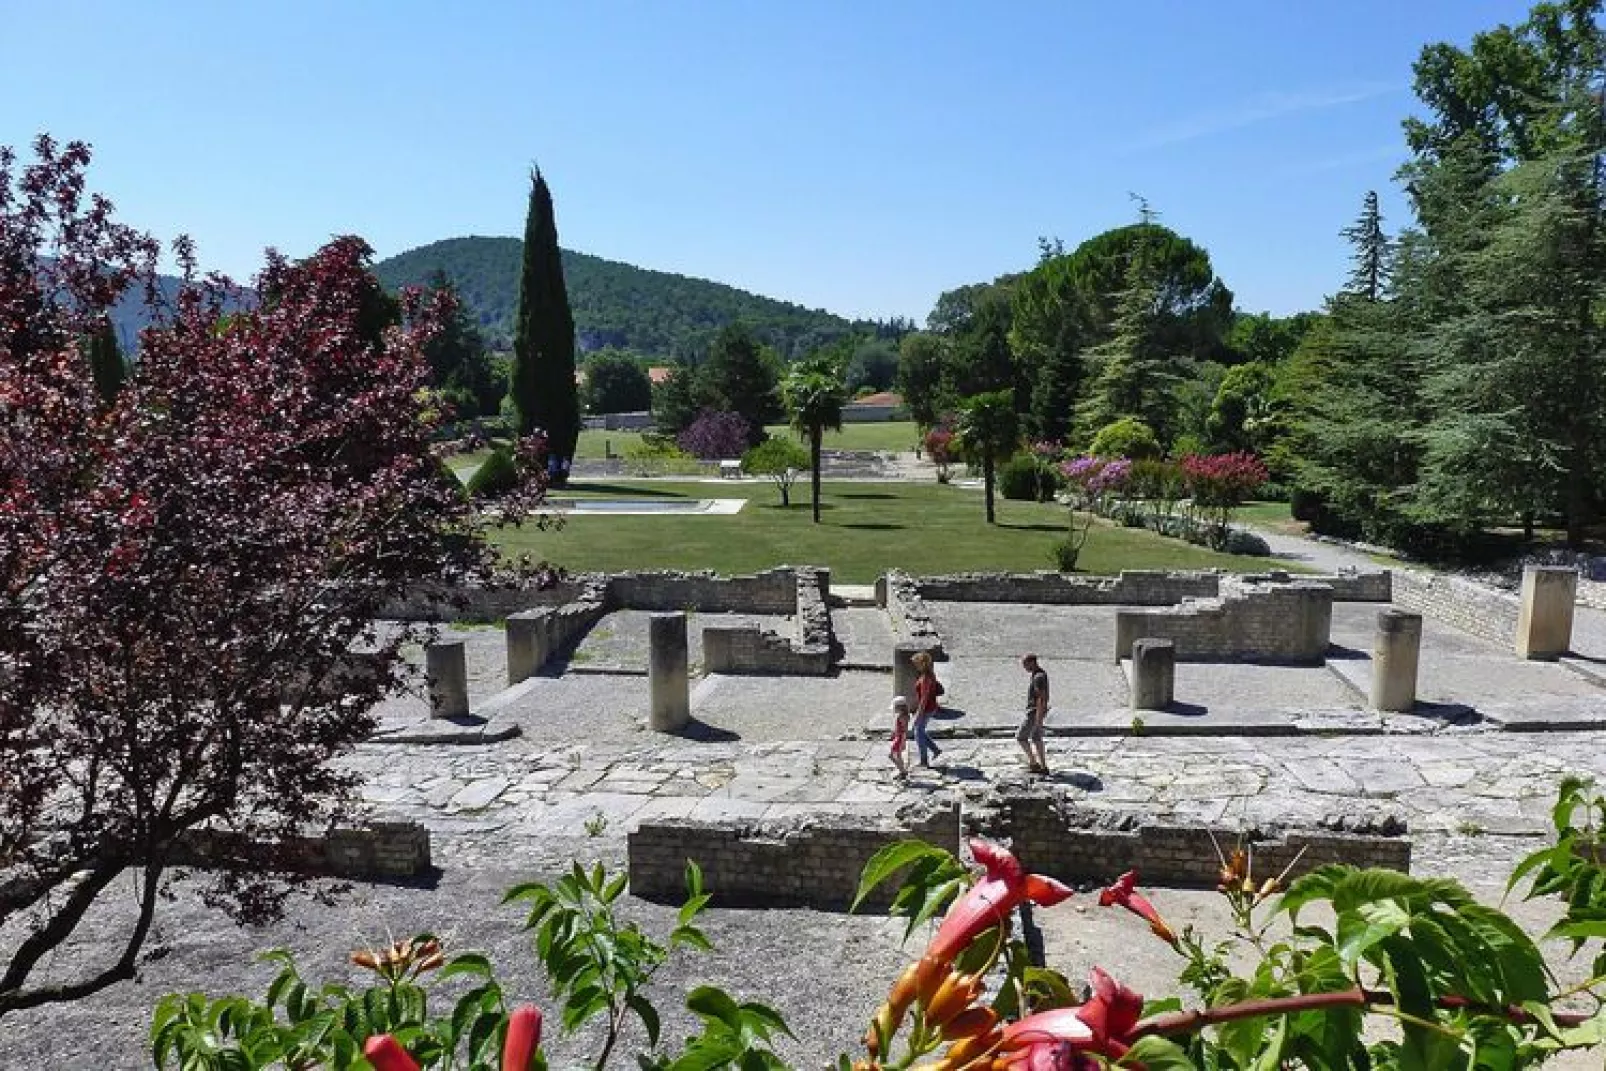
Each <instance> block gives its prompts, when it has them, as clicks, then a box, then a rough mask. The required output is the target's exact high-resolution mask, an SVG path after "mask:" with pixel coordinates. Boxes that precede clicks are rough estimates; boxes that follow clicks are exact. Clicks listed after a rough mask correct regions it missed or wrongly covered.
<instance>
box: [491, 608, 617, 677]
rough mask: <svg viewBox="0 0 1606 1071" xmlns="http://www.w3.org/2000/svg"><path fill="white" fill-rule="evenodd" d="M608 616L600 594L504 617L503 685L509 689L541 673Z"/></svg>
mask: <svg viewBox="0 0 1606 1071" xmlns="http://www.w3.org/2000/svg"><path fill="white" fill-rule="evenodd" d="M607 614H608V604H607V603H606V602H605V601H604V600H603V598H602V596H601V593H600V592H588V593H587V595H586V596H585V597H583V598H580V599H577V600H575V601H574V602H569V603H564V604H563V605H562V606H550V607H544V608H542V609H537V610H523V611H520V612H519V613H516V614H509V615H508V616H507V683H508V685H509V686H512V685H515V684H517V683H519V681H522V680H525V679H526V678H528V677H533V676H535V675H536V674H537V673H539V672H541V670H542V668H543V667H545V666H546V664H547V661H548V660H549V659H551V658H552V656H553V655H556V654H558V653H560V652H562V651H567V650H570V649H571V648H573V647H574V646H575V644H577V643H579V642H580V638H581V637H582V636H584V635H585V634H586V633H587V632H589V631H591V628H592V626H594V625H595V624H596V623H597V622H598V621H601V620H602V619H603V618H604V617H606V616H607Z"/></svg>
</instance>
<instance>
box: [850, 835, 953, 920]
mask: <svg viewBox="0 0 1606 1071" xmlns="http://www.w3.org/2000/svg"><path fill="white" fill-rule="evenodd" d="M933 857H935V858H938V859H945V860H952V861H954V862H955V864H956V865H957V863H958V861H957V860H954V857H953V854H952V853H951V852H949V851H947V850H946V849H943V848H939V847H937V846H936V845H934V844H927V843H926V842H925V841H921V840H901V841H897V842H895V843H892V844H889V845H887V846H886V847H885V848H882V849H881V850H880V851H878V852H876V853H875V854H874V855H872V856H871V857H870V861H869V862H867V863H865V864H864V870H863V871H862V872H861V873H860V875H859V889H858V892H857V893H855V894H854V897H853V906H852V907H850V908H849V909H848V910H849V911H857V910H858V909H859V905H860V904H861V903H863V902H864V898H865V897H866V896H868V895H869V894H870V893H871V892H872V891H874V890H875V889H876V888H877V887H878V886H880V885H881V884H882V883H883V882H885V881H886V880H887V879H888V878H890V877H892V876H893V875H894V874H896V873H897V872H898V871H900V870H902V869H903V868H904V867H907V866H909V865H910V864H912V863H914V862H916V861H917V860H920V859H928V858H933Z"/></svg>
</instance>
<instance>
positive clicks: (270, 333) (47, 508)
mask: <svg viewBox="0 0 1606 1071" xmlns="http://www.w3.org/2000/svg"><path fill="white" fill-rule="evenodd" d="M35 150H36V155H37V160H36V162H35V163H33V164H31V165H29V166H25V167H20V168H19V166H18V165H17V162H16V158H15V155H14V154H13V153H11V152H9V151H4V152H0V923H5V924H8V932H9V933H10V934H13V935H16V936H15V937H14V938H9V937H8V938H3V939H0V1016H4V1014H5V1013H7V1012H9V1011H14V1010H17V1009H20V1008H26V1007H30V1006H35V1005H39V1004H44V1003H47V1002H51V1001H61V1000H70V999H74V998H77V997H81V996H85V995H87V994H90V993H93V992H95V991H97V990H99V989H101V988H104V987H105V986H107V985H110V984H112V983H113V982H115V981H117V980H119V979H124V978H129V977H132V975H133V973H134V967H135V963H136V959H137V957H138V955H139V952H140V949H141V947H142V945H143V943H144V941H145V938H146V935H147V933H148V932H149V929H150V926H151V923H152V919H153V916H154V913H155V909H156V904H157V896H158V890H159V888H160V887H161V885H162V884H163V880H164V871H166V870H167V869H168V868H169V867H170V866H171V865H173V863H174V862H175V860H178V859H181V858H182V853H183V851H184V849H185V845H184V843H183V840H182V838H185V837H186V836H193V835H194V834H195V832H196V831H203V832H204V833H205V835H206V838H207V843H208V844H209V845H211V846H212V848H213V849H214V850H216V851H217V852H218V853H219V854H218V855H217V856H216V857H215V858H214V860H213V862H214V863H215V864H216V869H213V870H212V871H211V873H212V874H213V875H214V878H215V880H214V882H213V884H212V886H211V888H210V889H209V890H208V893H209V895H210V896H212V897H215V902H218V903H220V904H221V905H223V906H226V907H230V908H232V909H234V910H235V911H237V912H240V913H243V914H245V915H252V914H258V913H264V912H266V913H271V912H273V911H274V910H276V909H277V908H278V907H279V906H280V904H281V903H282V898H283V896H284V895H285V893H286V892H287V890H288V889H289V888H290V886H291V885H292V884H293V881H294V879H293V876H291V875H290V874H288V873H287V872H286V870H285V865H286V864H287V863H288V859H287V858H286V857H285V856H284V854H283V851H284V849H283V847H282V844H283V842H284V841H285V840H286V838H288V837H290V836H291V835H293V834H295V833H297V832H300V831H303V830H305V829H306V828H307V827H308V826H309V824H310V825H321V824H325V823H329V822H332V821H335V820H338V819H340V818H342V817H345V816H348V815H349V813H350V808H351V805H352V803H353V789H354V783H353V778H352V777H351V776H350V775H349V774H345V773H341V772H338V771H337V770H335V769H333V768H332V767H331V764H330V763H331V759H333V758H334V757H335V756H337V755H338V754H340V753H341V752H342V751H344V750H346V749H348V748H350V747H351V746H352V745H354V744H356V743H357V742H358V741H360V740H362V739H363V738H364V737H365V736H367V735H368V733H369V732H370V731H371V730H372V728H373V722H372V719H371V718H370V716H369V713H368V711H369V710H370V708H371V707H372V706H373V704H374V703H375V702H376V701H377V700H378V699H379V698H380V697H381V696H382V694H384V692H385V691H386V690H387V689H388V688H390V687H392V686H393V685H394V683H395V682H396V680H397V679H398V677H399V673H400V669H399V667H400V657H399V650H398V648H399V647H400V646H401V644H403V643H404V642H408V641H409V640H411V639H416V638H417V637H416V636H413V635H411V634H410V633H407V632H405V631H404V632H398V633H395V634H389V633H387V634H386V635H385V636H384V637H379V636H376V635H375V632H374V627H373V619H374V618H375V616H376V614H377V613H378V612H379V610H380V608H381V607H382V606H383V605H384V604H385V603H387V602H388V601H390V600H391V599H393V598H394V597H396V596H397V595H399V594H401V593H402V592H404V591H405V590H406V589H407V588H408V587H409V586H410V585H412V584H413V583H415V582H417V581H418V580H420V579H425V578H427V579H430V580H442V579H446V580H450V579H452V578H454V577H462V576H465V575H466V574H469V573H471V572H477V571H479V570H481V569H483V567H484V565H485V561H486V551H485V544H484V541H483V539H481V538H480V533H479V532H478V530H477V521H476V520H475V518H474V517H473V516H472V515H471V514H470V513H469V509H470V507H469V505H468V503H467V502H466V500H465V498H464V497H463V495H462V493H461V489H460V488H458V487H457V486H456V485H455V482H454V481H453V480H452V479H451V477H450V476H449V474H446V473H444V472H443V471H442V469H441V468H440V465H439V462H438V461H436V460H435V459H433V458H431V456H430V453H429V441H430V435H431V431H432V426H431V419H432V418H431V417H430V415H429V413H428V411H427V410H426V408H425V407H426V405H427V404H428V403H427V392H426V391H425V388H426V387H427V385H428V379H429V366H428V363H427V361H426V360H425V359H424V356H423V352H422V347H423V344H424V342H425V341H426V340H427V339H428V338H429V337H430V334H431V332H433V331H434V330H435V329H436V327H437V325H438V323H439V319H440V316H441V314H442V312H443V309H442V308H440V307H438V306H436V307H424V306H423V305H422V304H421V303H420V302H419V300H418V299H417V298H416V296H410V297H407V298H404V300H403V303H402V304H403V307H402V311H401V316H400V322H397V316H396V313H395V306H394V304H393V303H390V302H389V299H387V298H386V297H385V295H384V293H383V291H382V290H381V289H380V287H379V285H378V283H377V282H376V281H375V280H374V278H373V276H372V275H371V274H370V273H369V272H368V270H367V263H368V258H369V250H368V248H367V246H366V245H365V244H364V243H363V242H362V241H361V240H360V239H357V238H340V239H337V240H335V241H333V242H331V243H330V244H329V245H328V246H326V247H325V248H323V249H322V250H320V251H319V252H318V253H317V254H315V255H314V256H312V257H311V258H309V259H308V260H306V261H304V262H300V263H290V262H288V261H285V260H283V259H281V258H278V257H277V256H274V255H272V254H270V255H269V262H268V266H267V268H266V270H265V271H264V272H263V273H262V275H261V277H260V278H259V280H258V286H257V295H258V297H257V298H256V299H254V300H251V301H248V302H244V303H242V295H241V294H240V293H239V292H237V291H232V290H231V289H230V288H228V287H227V285H226V284H225V282H224V281H222V280H218V279H214V280H212V281H211V282H209V283H208V284H207V285H204V286H202V285H195V284H191V285H186V287H185V288H184V289H183V291H182V292H181V293H180V295H179V296H178V298H177V299H176V301H174V302H172V303H170V305H169V306H168V307H166V308H163V309H160V310H154V311H156V312H158V313H159V322H158V326H155V327H152V328H150V329H148V330H146V331H145V332H144V333H143V335H142V337H141V340H140V349H139V356H138V362H137V367H136V370H135V373H134V374H133V375H132V377H131V378H130V379H129V381H128V382H127V383H126V384H125V385H124V387H123V388H122V390H121V392H120V393H119V394H118V395H117V396H116V399H115V401H114V402H113V403H112V404H111V405H110V406H109V407H108V406H105V405H102V404H101V401H100V399H99V397H98V396H97V394H96V392H95V387H94V381H93V378H92V376H91V373H90V366H89V362H88V361H87V360H86V359H85V357H84V353H83V347H82V345H81V342H82V340H83V339H84V338H85V337H86V335H87V333H88V331H89V330H90V328H91V326H92V325H94V324H97V323H99V322H100V317H102V316H103V315H104V313H105V311H106V310H107V309H108V308H109V307H110V306H111V305H112V303H113V302H114V301H115V300H116V298H117V297H118V295H119V294H120V293H122V292H124V291H125V290H128V289H129V288H130V287H133V286H136V285H137V284H138V283H139V282H140V281H141V280H147V281H148V280H150V279H152V278H153V275H152V272H153V265H154V262H155V257H156V253H157V247H156V244H155V243H154V242H153V241H152V240H151V239H149V238H148V237H145V236H143V235H140V234H137V233H135V232H133V231H131V230H129V229H128V228H127V227H124V226H122V225H119V224H117V223H115V222H114V221H113V219H112V216H111V209H110V205H109V204H107V203H106V202H105V201H104V200H102V199H100V198H98V197H95V198H87V197H86V195H85V193H84V172H85V169H86V167H87V164H88V160H89V153H88V150H87V148H86V147H85V146H83V145H81V144H72V145H68V146H66V147H65V148H58V147H57V146H56V145H55V144H54V143H53V142H51V141H50V140H49V139H47V138H41V139H39V141H38V142H37V144H36V146H35ZM179 252H180V258H181V260H182V261H183V262H184V263H185V267H186V275H187V276H192V275H193V267H192V260H193V258H192V257H191V256H190V254H189V251H188V248H187V245H185V244H183V243H181V244H180V247H179ZM147 293H148V294H150V295H152V297H151V298H150V300H152V301H154V293H155V291H154V288H147ZM354 644H365V645H369V646H371V647H373V648H374V649H375V650H377V651H378V656H377V665H378V666H379V667H380V670H381V672H378V673H372V674H367V675H363V674H355V675H354V674H349V673H346V672H344V667H347V666H349V664H350V662H349V652H350V650H351V648H352V647H353V645H354ZM337 678H339V681H338V684H337V683H336V680H337ZM124 875H127V876H128V880H131V881H132V883H133V896H134V897H135V900H136V902H137V904H138V915H137V920H136V922H135V923H134V925H133V926H132V928H131V929H130V930H129V932H128V933H127V936H126V939H125V940H121V941H120V943H119V947H117V948H114V949H110V950H107V951H106V953H105V956H104V959H103V961H101V962H93V957H92V956H85V957H80V959H79V962H83V963H84V964H85V965H84V966H83V967H82V969H81V971H80V972H78V973H76V974H75V975H74V976H70V977H62V976H60V975H59V974H57V975H55V976H54V977H51V978H49V979H48V980H43V981H42V980H40V978H39V972H38V970H37V968H38V966H39V964H40V963H41V961H43V960H44V958H45V957H46V956H48V955H49V954H50V953H51V952H52V951H53V950H56V949H58V948H60V947H61V946H62V945H63V943H64V942H66V941H67V940H68V939H69V938H70V937H71V935H72V934H73V931H74V929H75V928H76V927H77V926H78V925H79V923H80V922H81V921H82V920H83V919H84V918H85V916H86V914H87V913H88V912H89V911H90V909H91V908H92V907H93V905H94V903H95V901H96V899H97V898H98V897H99V896H100V895H101V894H102V893H103V892H105V891H106V890H107V889H108V888H110V887H112V886H113V884H114V883H116V882H119V879H120V878H122V877H123V876H124ZM7 942H9V944H7Z"/></svg>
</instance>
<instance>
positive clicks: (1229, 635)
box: [1115, 578, 1333, 664]
mask: <svg viewBox="0 0 1606 1071" xmlns="http://www.w3.org/2000/svg"><path fill="white" fill-rule="evenodd" d="M1332 628H1333V589H1332V588H1331V587H1329V586H1328V585H1326V584H1322V583H1313V582H1311V581H1307V580H1294V581H1289V582H1288V583H1278V582H1276V581H1271V582H1267V583H1257V582H1254V581H1250V582H1244V581H1239V580H1237V579H1236V578H1234V579H1231V580H1228V581H1226V582H1224V583H1223V584H1222V594H1221V596H1220V597H1219V598H1214V599H1200V600H1193V601H1189V602H1185V603H1182V604H1181V605H1179V606H1165V607H1155V608H1148V609H1137V610H1121V611H1118V612H1117V613H1116V615H1115V659H1116V661H1121V660H1123V659H1127V658H1131V657H1132V644H1133V642H1134V641H1136V640H1141V639H1156V640H1171V641H1172V642H1174V643H1175V644H1176V657H1177V659H1178V660H1179V661H1194V662H1217V661H1229V662H1230V661H1264V662H1291V663H1316V664H1320V663H1322V662H1324V661H1325V660H1326V658H1327V648H1328V646H1329V643H1330V640H1331V636H1332Z"/></svg>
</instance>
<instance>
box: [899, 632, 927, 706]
mask: <svg viewBox="0 0 1606 1071" xmlns="http://www.w3.org/2000/svg"><path fill="white" fill-rule="evenodd" d="M922 651H925V652H926V653H927V654H929V653H930V652H931V648H929V647H927V646H926V645H925V644H923V643H899V644H894V645H893V647H892V694H893V695H901V696H903V697H904V698H905V699H907V700H909V709H910V710H914V708H915V678H916V677H917V676H919V674H917V673H916V672H915V667H914V666H912V665H910V664H909V659H910V657H911V656H913V655H917V654H919V653H920V652H922Z"/></svg>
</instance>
